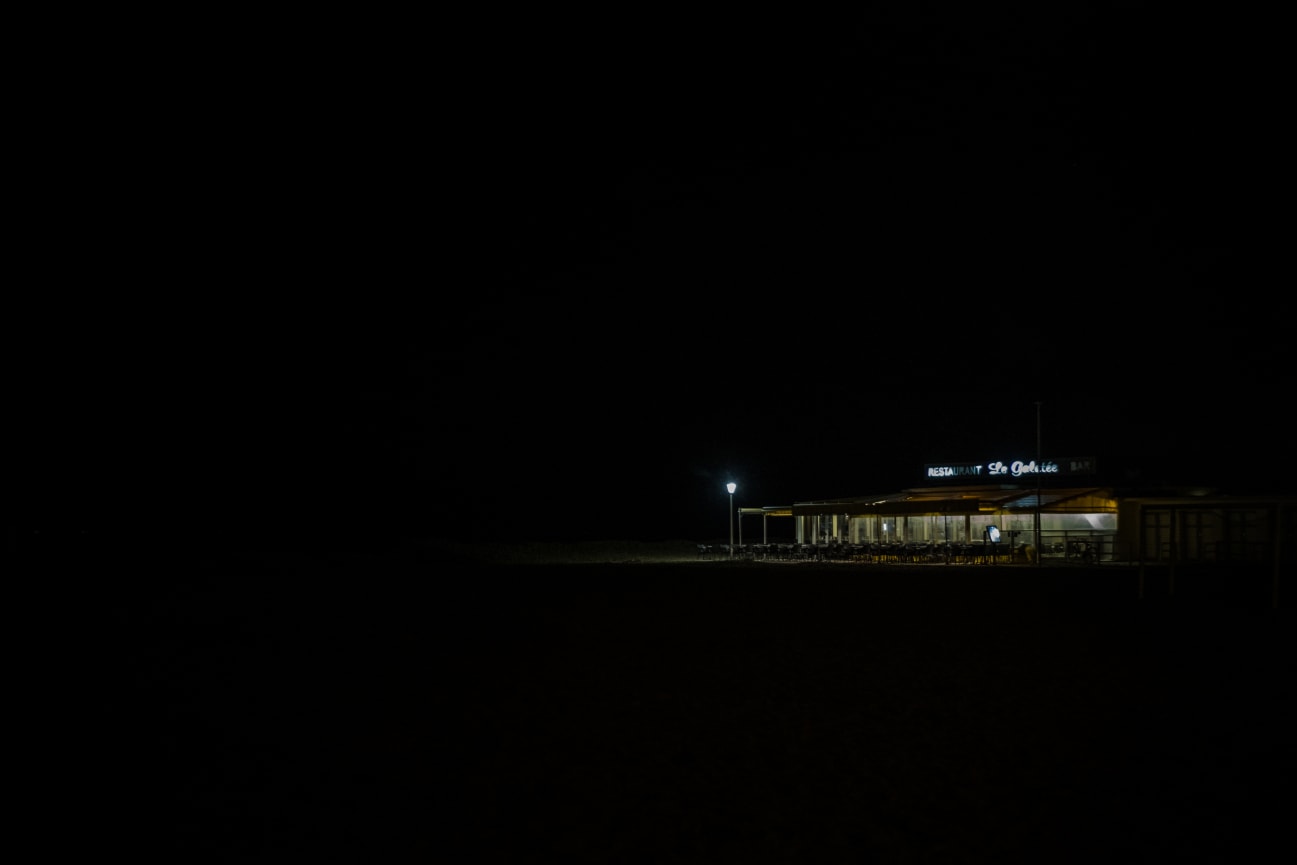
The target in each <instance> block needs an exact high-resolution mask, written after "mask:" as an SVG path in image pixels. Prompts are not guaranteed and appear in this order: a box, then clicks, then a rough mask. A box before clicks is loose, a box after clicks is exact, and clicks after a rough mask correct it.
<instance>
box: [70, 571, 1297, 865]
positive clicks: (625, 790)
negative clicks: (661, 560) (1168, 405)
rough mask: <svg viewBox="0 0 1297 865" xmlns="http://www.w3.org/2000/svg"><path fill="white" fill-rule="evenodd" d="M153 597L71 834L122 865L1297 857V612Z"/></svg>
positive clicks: (821, 589)
mask: <svg viewBox="0 0 1297 865" xmlns="http://www.w3.org/2000/svg"><path fill="white" fill-rule="evenodd" d="M149 579H150V580H151V582H149V583H148V585H147V586H145V585H134V586H132V585H131V584H129V583H125V584H123V586H124V588H122V589H121V590H120V591H104V592H103V593H102V598H101V605H100V609H99V611H98V614H99V617H100V620H101V623H102V628H103V631H104V634H105V636H104V638H103V639H101V640H98V642H97V644H96V646H95V648H94V650H93V652H92V653H91V654H92V655H93V657H92V658H88V659H87V660H91V661H93V663H95V664H97V665H99V666H101V667H102V669H104V670H105V674H106V675H107V676H108V678H109V681H110V683H111V688H110V693H109V695H108V697H107V698H106V699H104V700H103V701H102V702H100V703H97V704H94V705H86V706H84V710H83V711H84V716H85V722H84V723H85V727H86V728H88V729H89V730H91V731H92V732H91V733H90V734H89V735H88V737H87V738H89V739H90V740H91V742H92V746H91V748H90V750H91V751H93V752H95V755H96V756H95V759H94V760H93V761H92V763H91V765H93V766H94V769H93V770H90V771H88V772H87V773H86V774H87V776H88V777H86V778H84V779H83V782H84V783H81V784H79V786H80V788H82V790H83V791H85V790H89V791H91V792H90V793H85V792H83V793H82V794H81V795H83V796H89V797H90V801H91V802H93V803H95V806H96V807H97V809H98V811H99V812H100V813H98V814H97V815H96V819H93V820H91V821H88V823H87V826H85V827H82V828H80V829H77V831H80V832H82V833H88V832H91V829H90V828H89V825H90V824H93V825H94V826H95V827H96V828H95V829H94V830H93V831H94V832H95V833H98V837H99V838H100V840H101V843H102V844H103V846H104V849H115V850H119V851H121V852H122V853H123V855H127V856H129V857H131V858H133V859H135V860H136V861H139V860H140V859H143V858H149V859H157V860H160V861H169V862H175V863H181V862H198V861H204V862H205V861H219V862H230V863H236V862H237V863H261V862H265V863H272V862H273V863H286V862H326V861H339V862H375V863H378V862H382V863H396V862H432V861H447V862H457V863H458V862H465V863H467V862H502V863H528V862H542V861H543V862H566V863H587V862H588V863H630V862H646V863H648V862H651V863H672V862H691V863H714V862H743V863H751V862H789V863H834V862H867V861H879V862H961V863H962V862H1004V861H1032V862H1087V863H1089V862H1095V861H1109V860H1113V859H1118V858H1119V859H1121V860H1123V861H1147V862H1162V861H1166V862H1170V861H1185V860H1200V861H1226V860H1229V861H1262V860H1263V859H1264V860H1270V859H1273V858H1279V859H1283V858H1286V857H1287V855H1289V854H1291V852H1292V845H1293V838H1294V835H1293V832H1292V827H1293V813H1294V810H1293V806H1294V803H1295V799H1294V780H1293V777H1294V776H1293V772H1294V769H1297V764H1295V762H1294V759H1293V756H1294V748H1293V736H1294V729H1295V728H1297V714H1295V713H1294V711H1293V707H1294V699H1293V698H1294V676H1293V660H1294V654H1293V648H1292V645H1293V644H1292V642H1291V639H1292V624H1293V621H1292V615H1291V613H1289V612H1288V611H1286V610H1283V609H1279V610H1275V609H1270V608H1269V607H1268V606H1267V605H1266V604H1265V603H1261V604H1256V605H1248V604H1224V605H1221V604H1215V603H1211V602H1207V601H1203V602H1199V603H1189V602H1187V601H1186V602H1185V603H1177V602H1176V599H1171V598H1167V597H1165V596H1164V595H1158V596H1156V597H1150V598H1148V599H1146V600H1145V601H1144V602H1140V601H1139V600H1138V599H1137V598H1136V597H1135V596H1134V595H1133V594H1132V593H1133V591H1134V589H1135V587H1136V583H1135V582H1134V579H1135V577H1134V572H1133V571H1129V570H1116V569H1108V570H1103V569H1097V570H1093V571H1080V570H1068V571H1066V572H1061V571H1058V570H1054V571H1052V572H1051V570H1050V569H1048V568H1046V569H1041V570H1036V569H1032V568H1029V567H1020V568H1019V567H1001V568H991V567H964V568H943V567H932V566H926V567H925V566H920V567H910V568H905V567H883V566H863V567H851V566H840V567H832V566H788V565H782V566H772V565H764V566H763V565H759V564H746V565H734V564H730V563H676V564H646V563H643V562H639V563H624V564H606V563H605V564H597V563H596V564H588V565H574V564H565V565H484V564H471V563H465V562H460V563H457V564H452V563H447V562H435V561H428V560H422V561H419V562H403V563H399V564H393V563H390V562H383V561H380V560H372V561H365V560H363V559H357V560H355V561H352V562H350V563H348V564H347V565H346V566H343V567H339V566H334V567H320V566H319V565H318V564H311V563H306V562H301V563H296V564H286V563H284V562H280V563H278V564H277V565H275V566H273V567H270V566H265V567H260V568H246V567H245V568H224V567H208V568H206V569H204V570H202V571H201V572H200V573H197V574H195V575H194V576H193V577H192V578H191V577H188V576H186V577H184V578H182V579H175V580H170V579H164V578H162V577H161V576H154V577H151V578H149ZM83 729H84V728H83ZM95 796H98V797H99V798H98V799H96V798H94V797H95ZM1276 845H1277V846H1276ZM1263 854H1264V855H1263Z"/></svg>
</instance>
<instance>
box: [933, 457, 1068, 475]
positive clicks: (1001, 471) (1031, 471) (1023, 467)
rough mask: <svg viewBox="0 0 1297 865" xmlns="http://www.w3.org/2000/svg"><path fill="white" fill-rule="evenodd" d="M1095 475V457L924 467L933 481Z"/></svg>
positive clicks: (999, 461)
mask: <svg viewBox="0 0 1297 865" xmlns="http://www.w3.org/2000/svg"><path fill="white" fill-rule="evenodd" d="M1090 474H1094V457H1070V458H1068V459H1062V460H1040V461H1039V462H1037V461H1036V460H993V461H991V462H987V463H947V464H945V465H928V466H924V476H925V477H927V478H929V479H932V480H942V479H949V478H962V479H964V480H977V479H981V478H1022V477H1035V476H1036V475H1090Z"/></svg>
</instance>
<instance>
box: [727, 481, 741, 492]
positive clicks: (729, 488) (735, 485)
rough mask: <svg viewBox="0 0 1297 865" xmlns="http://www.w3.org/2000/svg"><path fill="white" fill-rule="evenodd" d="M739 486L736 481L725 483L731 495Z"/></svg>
mask: <svg viewBox="0 0 1297 865" xmlns="http://www.w3.org/2000/svg"><path fill="white" fill-rule="evenodd" d="M738 487H739V485H738V484H735V483H728V484H726V485H725V489H727V490H729V491H730V495H734V491H735V490H736V489H738Z"/></svg>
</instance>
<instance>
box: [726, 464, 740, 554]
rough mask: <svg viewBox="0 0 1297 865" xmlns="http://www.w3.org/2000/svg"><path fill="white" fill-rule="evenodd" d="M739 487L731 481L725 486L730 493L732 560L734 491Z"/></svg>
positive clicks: (731, 550) (732, 551)
mask: <svg viewBox="0 0 1297 865" xmlns="http://www.w3.org/2000/svg"><path fill="white" fill-rule="evenodd" d="M738 487H739V485H738V484H736V483H734V482H733V481H730V482H729V483H727V484H726V485H725V489H727V490H729V491H730V558H731V559H732V558H734V491H735V490H736V489H738Z"/></svg>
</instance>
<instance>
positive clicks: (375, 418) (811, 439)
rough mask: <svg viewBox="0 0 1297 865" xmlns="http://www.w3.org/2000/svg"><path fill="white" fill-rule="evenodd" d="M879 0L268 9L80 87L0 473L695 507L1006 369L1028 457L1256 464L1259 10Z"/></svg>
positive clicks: (926, 425) (946, 411)
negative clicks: (435, 18) (430, 12)
mask: <svg viewBox="0 0 1297 865" xmlns="http://www.w3.org/2000/svg"><path fill="white" fill-rule="evenodd" d="M1046 5H1049V4H1046ZM897 6H898V8H904V9H905V10H906V11H904V12H903V13H902V12H896V13H888V12H886V11H859V10H856V11H852V12H838V13H833V14H830V13H827V12H824V13H821V12H815V11H810V10H807V11H800V10H792V11H788V10H786V11H784V12H783V13H782V14H781V15H779V16H774V15H773V14H769V15H763V14H760V13H757V12H753V11H751V10H747V11H739V12H733V13H721V12H715V13H704V14H700V13H698V12H697V10H696V9H692V8H690V7H688V6H684V5H682V6H681V7H680V8H678V9H676V8H671V7H667V6H662V5H654V6H653V7H651V8H642V9H641V8H631V9H625V10H621V11H610V10H606V9H605V10H602V11H599V12H597V13H593V12H590V11H589V10H586V11H585V12H572V13H570V14H565V13H558V12H555V11H553V10H551V9H539V8H538V9H537V10H533V11H532V12H524V13H518V12H516V11H514V12H509V13H508V14H507V15H506V14H504V13H503V12H500V13H499V14H498V15H497V14H494V13H492V14H490V15H488V14H486V13H485V12H483V13H460V14H459V17H458V18H451V19H446V20H443V21H440V22H437V23H436V26H432V27H431V29H429V25H427V23H426V22H424V23H423V24H422V25H421V26H419V27H415V26H414V25H413V22H400V21H377V22H372V23H371V24H369V25H367V26H365V27H354V28H353V27H340V26H339V25H338V24H336V23H335V24H334V25H330V26H327V27H324V28H323V30H322V31H321V32H322V34H323V35H321V33H316V32H315V31H314V30H313V29H312V28H305V29H302V28H301V27H298V26H297V25H294V26H292V27H289V26H288V25H287V24H285V25H284V29H283V31H282V32H281V33H280V34H279V36H277V37H276V36H274V35H267V34H266V33H264V32H261V31H258V33H257V37H256V38H253V37H252V36H250V35H249V34H250V33H251V32H252V31H243V30H240V31H238V38H235V39H233V40H231V41H227V42H225V43H221V45H220V47H219V50H217V49H216V48H213V47H211V46H207V50H206V51H199V52H196V53H197V54H198V55H199V56H202V57H205V58H210V59H211V61H212V62H210V63H202V62H199V63H195V62H194V61H193V60H192V56H191V54H192V53H193V52H191V54H187V53H186V51H185V50H184V49H185V47H186V46H183V45H181V46H173V50H172V51H171V52H170V53H171V54H173V55H176V56H175V57H174V58H173V60H172V61H171V62H173V63H175V64H177V65H179V66H180V67H181V68H182V69H184V70H185V71H186V72H188V73H190V74H187V75H179V74H172V75H171V76H170V77H168V76H167V75H162V74H160V71H159V68H160V67H156V66H155V67H148V66H147V65H142V67H141V69H142V71H141V72H140V73H139V75H138V78H132V79H131V81H130V82H128V83H129V84H131V85H132V86H127V84H126V83H120V82H119V86H117V87H115V88H114V87H108V86H103V85H95V84H85V85H84V87H85V89H86V90H87V92H90V93H91V95H88V96H85V97H84V100H83V101H84V102H85V103H86V104H88V105H92V106H94V110H95V111H96V112H102V120H103V122H102V123H92V122H90V121H87V124H86V125H87V127H93V129H94V130H95V132H96V134H97V135H98V136H99V139H96V140H104V141H107V142H110V143H109V144H105V145H104V146H103V147H102V149H100V150H94V149H91V150H90V151H89V152H90V153H91V154H93V155H94V156H95V158H94V159H90V160H88V161H87V160H85V159H82V158H81V157H82V156H84V154H85V149H84V148H82V149H78V148H77V147H76V146H74V145H67V147H68V154H69V155H68V158H67V159H65V160H64V162H63V171H62V173H61V174H60V175H59V176H60V177H62V178H63V181H62V184H61V185H59V188H58V191H59V192H61V193H63V194H62V195H61V197H60V196H57V195H55V196H50V197H49V198H48V201H47V204H46V205H45V206H44V208H43V209H42V211H41V217H42V219H41V220H36V221H35V222H37V223H39V224H40V225H41V226H47V227H48V230H46V231H44V232H43V234H41V242H42V243H43V244H45V245H47V247H48V249H47V252H48V254H47V256H46V258H47V260H48V261H51V262H68V264H67V266H66V268H64V267H62V265H55V266H52V267H51V268H50V271H49V273H48V274H47V277H46V282H47V285H46V287H44V288H41V289H40V290H39V291H36V292H35V295H34V296H36V300H34V301H33V303H31V304H30V305H29V306H30V308H28V306H24V307H23V308H22V309H21V310H16V311H17V312H18V313H20V314H18V315H15V319H14V320H15V321H19V322H23V324H20V325H19V326H18V328H16V329H21V330H22V331H23V334H22V335H24V336H26V337H27V338H28V339H29V343H27V344H29V345H30V346H32V348H31V349H30V350H29V351H27V353H26V356H25V360H24V362H23V364H20V365H19V366H18V367H17V368H19V369H23V370H28V371H29V372H28V374H27V378H26V381H27V383H26V384H22V383H20V384H18V385H17V387H16V389H17V391H18V393H19V396H20V398H22V397H31V398H32V402H31V403H30V407H29V409H28V410H27V411H25V412H24V414H25V415H26V418H27V419H26V420H25V421H24V428H25V430H26V431H27V432H28V436H27V437H26V438H25V439H24V447H26V448H27V453H29V454H30V455H31V458H30V459H28V460H25V461H22V463H21V470H20V472H19V479H20V483H18V484H17V485H16V486H15V489H16V490H19V491H21V493H22V494H21V495H17V496H15V502H16V504H15V511H16V512H18V513H24V512H26V511H29V510H30V511H37V510H42V509H46V510H48V509H56V510H77V511H85V512H90V513H96V514H102V513H106V512H112V513H113V514H114V518H115V519H118V520H121V519H123V517H122V514H123V513H124V512H128V513H130V514H132V517H131V519H135V518H136V517H138V519H139V520H140V521H141V522H148V521H150V520H156V521H158V523H159V524H163V523H165V524H167V525H176V524H180V525H183V526H186V527H189V528H194V529H195V530H198V531H201V532H217V533H219V532H229V533H238V532H241V531H244V528H245V527H248V526H254V527H256V532H258V533H260V535H261V536H267V535H273V534H275V533H276V532H282V533H284V534H285V536H288V535H292V536H294V537H297V536H301V537H311V538H313V539H315V540H316V541H321V542H323V541H328V540H336V539H337V538H340V537H345V536H348V535H349V534H356V535H363V536H365V537H369V538H374V537H382V536H394V535H398V534H424V533H426V534H433V535H446V536H452V537H454V536H459V537H471V538H475V539H507V538H511V537H525V536H537V537H604V538H609V537H644V538H659V537H666V538H675V537H681V538H697V539H702V538H706V537H711V536H719V535H721V534H724V532H725V530H726V526H727V523H726V514H727V508H728V502H727V496H726V494H725V493H724V484H725V482H726V481H728V480H731V479H732V480H734V481H736V482H737V483H738V484H739V489H740V493H739V495H738V496H737V497H736V504H739V505H745V506H755V505H765V504H787V503H790V502H792V501H795V500H804V499H809V498H819V497H830V496H848V495H858V494H859V495H863V494H868V493H872V492H883V491H890V490H894V489H897V488H899V487H902V486H907V485H913V484H915V483H917V482H918V480H919V477H920V471H921V468H922V466H923V465H924V464H925V463H928V462H937V461H945V460H981V459H983V458H985V457H987V456H994V455H998V454H1001V453H1004V452H1006V451H1013V452H1015V453H1024V452H1025V453H1030V452H1031V451H1032V450H1033V449H1034V445H1035V436H1036V407H1035V402H1036V401H1037V400H1040V401H1042V402H1043V408H1042V438H1043V444H1044V450H1045V451H1046V453H1047V455H1055V456H1070V455H1094V456H1098V457H1099V458H1100V460H1101V464H1107V465H1118V464H1124V463H1125V462H1126V461H1129V462H1130V463H1131V464H1133V465H1137V466H1139V465H1142V466H1146V467H1147V470H1148V471H1149V472H1163V471H1164V470H1167V471H1169V470H1170V469H1167V468H1166V467H1167V466H1169V467H1170V468H1171V469H1176V470H1177V471H1183V472H1184V474H1185V479H1187V480H1193V481H1196V480H1198V479H1200V478H1205V479H1210V480H1215V479H1217V478H1222V479H1230V480H1239V481H1247V482H1249V483H1254V482H1256V481H1258V480H1262V481H1264V480H1270V479H1273V478H1274V477H1275V475H1274V474H1273V473H1272V472H1269V471H1266V470H1265V469H1264V468H1263V467H1264V466H1267V465H1270V464H1272V463H1273V462H1274V461H1275V460H1276V459H1277V457H1278V456H1279V454H1280V451H1279V449H1280V448H1281V447H1285V446H1286V442H1287V436H1286V434H1285V433H1284V432H1283V429H1284V427H1283V425H1282V424H1281V423H1280V422H1279V418H1280V416H1281V406H1282V400H1281V399H1280V398H1279V397H1280V395H1281V394H1282V393H1284V392H1285V390H1286V389H1287V390H1291V383H1292V373H1291V368H1292V364H1291V354H1290V352H1289V350H1288V347H1287V344H1286V342H1280V341H1279V340H1278V336H1279V335H1280V334H1282V333H1284V332H1285V331H1286V329H1287V324H1286V320H1285V314H1284V313H1283V312H1281V310H1282V309H1284V308H1285V304H1283V303H1281V302H1280V301H1279V300H1278V297H1279V294H1278V292H1279V291H1280V287H1279V285H1278V284H1276V282H1277V281H1276V280H1275V278H1274V277H1273V276H1272V275H1270V274H1271V272H1272V266H1271V263H1270V262H1271V259H1272V257H1273V253H1272V252H1270V250H1271V249H1272V248H1273V247H1274V245H1275V244H1274V240H1273V238H1274V237H1275V235H1276V234H1277V232H1275V231H1273V229H1272V228H1271V223H1270V222H1269V219H1270V217H1269V216H1268V214H1267V213H1266V211H1267V209H1268V204H1269V202H1270V199H1271V198H1272V197H1274V194H1273V193H1271V192H1270V191H1269V190H1270V189H1271V188H1272V187H1273V186H1274V181H1273V179H1272V175H1273V174H1274V173H1275V162H1274V160H1273V158H1272V156H1271V154H1272V149H1271V148H1272V145H1271V144H1269V142H1270V141H1271V140H1272V133H1271V130H1272V128H1273V125H1274V124H1273V120H1272V119H1271V115H1273V114H1274V110H1273V107H1272V103H1271V101H1270V98H1269V97H1268V96H1267V95H1266V94H1267V93H1268V92H1270V90H1271V89H1272V86H1271V85H1270V84H1269V80H1270V79H1269V78H1268V77H1267V74H1266V68H1267V66H1268V63H1269V59H1268V58H1269V56H1270V55H1269V54H1268V52H1267V51H1266V49H1265V47H1264V44H1265V40H1264V38H1263V37H1264V33H1263V31H1264V28H1261V27H1259V26H1258V24H1257V23H1256V22H1248V21H1241V20H1228V19H1219V18H1217V19H1211V20H1208V19H1205V18H1204V19H1189V18H1167V17H1165V16H1163V15H1162V14H1161V13H1158V12H1154V11H1152V10H1151V9H1145V8H1144V7H1142V6H1141V5H1140V4H1115V5H1112V6H1109V5H1105V4H1085V3H1082V4H1070V5H1068V6H1067V8H1065V9H1062V8H1059V9H1055V8H1048V9H1041V8H1037V7H1039V6H1040V4H1020V6H1019V7H1018V8H1011V7H1004V8H1002V9H1000V10H998V11H995V12H988V11H987V10H984V9H965V10H963V11H958V10H956V11H953V12H952V11H949V10H942V9H940V8H938V7H924V10H923V11H919V10H916V9H915V8H914V7H913V5H912V4H897ZM340 31H345V32H340ZM325 36H327V37H328V38H325ZM216 41H218V42H219V40H216ZM231 45H235V46H237V47H238V48H239V50H238V51H234V50H232V49H231V47H230V46H231ZM162 68H166V67H162ZM172 72H174V70H172ZM163 80H165V81H167V82H169V83H160V82H162V81H163ZM141 82H142V83H141ZM95 86H99V87H101V88H102V92H100V93H98V94H97V95H96V94H95V93H94V92H92V91H93V90H94V87H95ZM123 94H126V95H132V94H133V98H131V99H126V98H124V97H123ZM105 106H107V107H105ZM95 119H99V117H98V115H96V117H95ZM82 131H84V130H82ZM73 157H76V158H73ZM49 202H53V203H49ZM69 202H71V204H69ZM69 237H77V238H78V239H80V240H81V241H82V242H79V243H76V244H68V243H67V242H66V241H67V239H68V238H69ZM45 248H46V247H45V246H43V247H42V249H45ZM73 273H75V274H77V275H78V277H85V276H89V277H90V279H88V280H87V279H84V278H79V279H77V280H72V279H70V278H63V277H65V276H67V277H70V276H71V274H73ZM70 283H71V284H72V285H80V286H84V285H87V284H89V285H94V286H104V287H103V288H102V289H99V288H96V290H94V291H92V292H87V291H85V290H82V289H74V288H72V287H71V285H70ZM33 334H35V335H36V336H33ZM49 382H57V385H56V386H49V385H48V383H49ZM1105 460H1106V462H1103V461H1105ZM145 466H149V467H157V466H161V467H163V469H162V471H161V472H159V473H156V474H160V475H161V477H156V475H155V473H154V472H152V471H146V470H145V468H144V467H145ZM146 476H147V477H149V479H150V480H149V482H145V477H146ZM1190 476H1191V477H1190ZM65 493H66V494H65ZM24 496H25V498H24ZM127 501H129V502H130V503H131V504H130V507H129V508H128V507H127V505H126V502H127ZM22 502H26V503H27V504H23V503H22Z"/></svg>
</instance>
